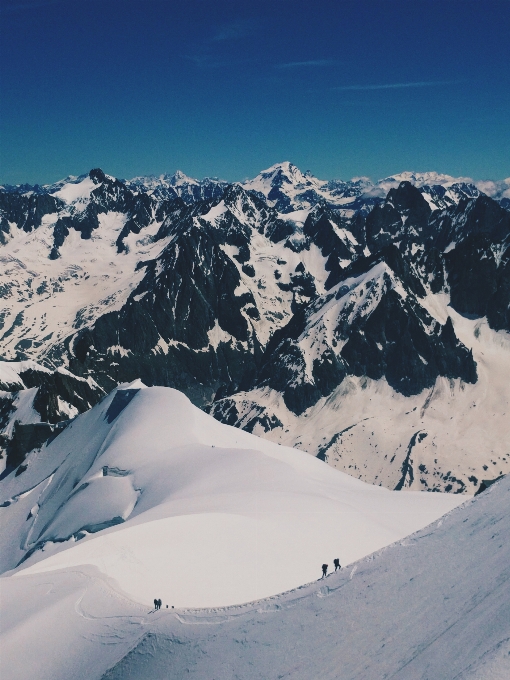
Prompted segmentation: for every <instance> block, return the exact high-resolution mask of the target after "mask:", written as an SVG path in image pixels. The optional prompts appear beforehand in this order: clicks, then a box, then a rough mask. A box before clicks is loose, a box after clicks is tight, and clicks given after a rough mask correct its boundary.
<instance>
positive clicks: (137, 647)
mask: <svg viewBox="0 0 510 680" xmlns="http://www.w3.org/2000/svg"><path fill="white" fill-rule="evenodd" d="M509 492H510V480H509V477H508V476H507V477H506V478H504V479H502V480H501V481H500V482H498V483H496V484H494V485H493V486H491V487H490V489H489V490H488V491H486V492H484V493H483V494H481V495H480V496H477V497H476V498H475V499H473V500H471V501H468V502H467V503H465V504H464V505H463V506H462V507H459V508H457V509H455V510H454V511H452V512H450V513H449V514H447V515H446V516H444V517H442V518H440V519H439V520H438V521H435V522H434V523H433V524H431V525H429V526H427V527H426V528H424V529H422V530H421V531H419V532H418V533H415V534H413V535H410V536H408V537H406V538H404V539H402V540H399V541H397V542H396V543H394V544H393V545H391V546H388V547H386V548H383V549H382V550H380V551H378V552H376V553H374V554H372V555H370V556H367V557H365V558H363V559H361V560H358V561H357V562H354V563H350V564H348V563H347V561H346V562H342V569H341V570H340V572H339V573H336V574H335V573H332V574H330V575H328V577H327V578H326V579H324V580H319V581H316V580H315V579H314V581H313V582H312V583H308V584H306V585H302V586H300V587H298V588H296V589H294V590H291V591H289V592H286V593H283V594H280V595H275V596H273V597H270V598H266V599H262V600H257V601H254V602H251V603H248V604H242V605H236V606H230V607H215V608H206V609H190V608H179V607H177V608H175V609H172V603H173V600H172V599H170V598H168V599H167V597H166V596H165V595H164V593H162V592H161V590H158V589H157V586H158V584H156V583H155V584H154V586H155V587H154V588H153V591H154V593H153V592H152V591H151V594H150V597H149V598H148V601H147V602H145V603H143V604H142V603H137V602H134V601H133V600H131V599H129V598H128V597H126V595H125V594H124V593H121V592H119V589H118V585H117V584H116V583H115V582H114V581H112V580H111V579H109V578H107V577H105V575H104V574H102V573H101V572H100V571H99V570H98V569H97V568H96V567H93V566H91V565H81V566H72V567H67V568H63V569H60V570H56V571H44V572H37V573H28V571H27V570H24V571H19V572H17V573H16V574H14V575H8V576H5V577H4V578H2V579H1V580H0V585H1V587H2V609H3V611H2V617H1V622H2V633H1V635H2V645H3V656H2V664H3V666H2V667H3V670H4V672H5V673H7V674H8V677H9V678H10V679H11V680H25V679H26V678H32V677H37V678H38V680H81V679H82V678H85V677H86V678H88V679H90V680H100V679H101V678H104V680H163V679H166V678H175V679H176V680H177V679H179V680H180V678H187V677H190V678H195V679H196V680H211V679H213V678H218V679H220V678H221V679H222V680H223V679H225V680H233V679H234V678H243V679H245V680H262V679H263V680H277V678H289V680H310V679H311V678H324V680H337V679H338V678H341V679H342V680H379V679H380V678H381V677H385V678H396V679H399V680H400V679H401V680H413V679H415V678H416V679H418V678H434V679H435V678H458V679H459V680H482V679H483V680H489V679H490V680H502V679H503V678H506V677H507V676H508V673H509V670H510V619H509V618H508V611H509V608H510V588H509V587H508V586H509V579H510V569H509V564H510V552H509V546H510V523H509V521H510V516H509V513H508V494H509ZM431 496H433V497H437V496H438V494H431ZM112 531H118V528H117V529H113V530H110V532H112ZM110 535H113V534H112V533H110ZM95 540H97V539H95ZM73 550H74V549H71V550H70V551H69V552H72V551H73ZM174 552H175V547H174ZM207 557H208V556H205V559H202V560H201V563H200V571H198V570H197V573H196V574H193V578H194V584H195V586H196V588H200V584H201V581H202V579H204V578H207V572H208V570H209V569H210V568H211V566H210V562H209V563H208V562H207ZM122 559H123V564H124V565H125V568H126V569H133V568H136V567H137V566H139V565H138V564H137V563H136V562H134V561H133V560H132V557H131V555H130V554H129V553H127V552H126V551H125V552H124V553H123V556H122ZM329 561H330V562H331V560H329ZM42 564H44V563H41V565H42ZM271 566H272V565H271ZM288 568H292V562H291V561H289V562H288ZM188 569H189V570H191V569H192V565H191V564H190V563H188ZM317 576H318V574H317ZM156 591H157V592H156ZM154 597H162V600H163V608H162V609H161V610H160V611H158V612H155V611H154V610H153V609H152V600H153V598H154ZM166 604H168V605H169V608H168V609H167V608H166ZM174 606H175V605H174Z"/></svg>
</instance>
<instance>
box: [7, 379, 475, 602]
mask: <svg viewBox="0 0 510 680" xmlns="http://www.w3.org/2000/svg"><path fill="white" fill-rule="evenodd" d="M142 387H143V386H142V385H141V384H140V383H135V384H133V385H130V386H129V387H127V388H125V389H118V390H116V391H115V392H114V393H112V394H111V395H110V396H109V397H107V398H106V399H105V400H104V401H103V402H102V403H101V404H98V405H97V406H96V407H94V408H93V409H92V410H91V411H89V412H87V413H85V414H83V415H81V416H79V417H78V418H76V419H75V420H74V421H73V422H72V423H71V424H70V425H69V426H68V427H67V428H66V429H65V430H64V431H63V432H62V433H61V434H60V435H59V436H58V437H56V439H54V440H53V441H52V442H51V443H49V444H48V445H47V446H45V447H43V448H42V449H41V450H39V451H35V452H33V453H32V454H30V455H29V456H28V457H27V459H26V464H27V465H28V467H27V469H26V470H25V471H24V472H23V473H22V474H21V475H19V476H17V477H16V476H15V475H14V473H13V474H11V475H10V476H9V477H8V478H6V479H5V480H4V482H3V484H2V498H1V501H2V502H3V503H2V507H1V512H2V515H3V517H2V524H3V526H4V527H5V529H4V531H3V535H2V541H3V550H2V555H3V567H2V570H6V569H12V568H13V567H16V565H17V564H20V565H21V566H20V569H21V571H19V572H18V573H19V574H35V573H42V572H44V573H46V572H53V571H55V570H59V569H75V568H76V569H80V568H81V565H86V564H88V565H94V566H96V567H97V568H98V569H99V570H100V571H101V572H102V573H103V574H105V575H107V576H108V577H110V578H113V579H115V581H116V583H117V584H118V588H120V589H121V590H122V591H123V592H124V593H127V594H128V595H129V597H131V598H132V599H134V600H137V601H138V602H145V603H147V602H150V601H151V600H152V599H153V597H154V595H155V594H159V595H160V596H161V597H163V599H164V600H165V601H166V602H172V603H173V604H174V605H175V606H195V607H197V606H207V607H213V606H221V605H228V604H234V603H239V602H246V601H249V600H253V599H256V598H260V597H266V596H268V595H273V594H275V593H277V592H281V591H283V590H287V589H289V588H293V587H296V586H298V585H300V584H302V583H305V582H307V581H310V580H311V579H313V578H315V577H316V576H317V574H318V572H320V565H321V564H322V562H324V561H326V562H329V563H331V562H332V560H333V558H334V557H339V558H340V559H341V561H342V562H344V563H345V562H352V561H354V560H356V559H359V558H360V557H363V556H364V555H367V554H369V553H371V552H373V551H374V550H377V549H379V548H381V547H382V546H385V545H388V544H389V543H392V542H393V541H395V540H398V539H400V538H402V537H404V536H406V535H408V534H409V533H411V532H413V531H415V530H416V529H418V528H420V527H422V526H424V525H426V524H428V523H429V522H431V521H433V520H434V519H437V517H439V516H440V515H442V514H443V513H444V512H446V511H448V510H450V509H451V508H453V507H455V506H457V505H459V503H460V502H461V501H462V499H461V498H460V497H458V496H452V495H441V494H419V493H416V494H415V493H396V492H391V491H388V490H386V489H383V488H380V487H374V486H370V485H367V484H364V483H363V482H360V481H358V480H355V479H353V478H352V477H349V476H348V475H345V474H343V473H340V472H338V471H336V470H332V469H331V468H330V467H329V466H327V465H324V463H322V462H321V461H318V460H316V459H314V458H312V457H310V456H308V455H307V454H305V453H302V452H300V451H296V450H292V449H289V448H285V447H281V446H278V445H276V444H273V443H271V442H268V441H264V440H261V439H259V438H258V437H255V436H254V435H250V434H248V433H246V432H242V431H239V430H237V429H235V428H232V427H229V426H226V425H223V424H220V423H218V422H217V421H215V420H214V419H213V418H212V417H211V416H208V415H206V414H205V413H203V412H202V411H200V410H199V409H197V408H196V407H194V406H192V405H191V403H190V402H189V401H188V399H187V398H186V397H184V396H183V395H182V394H180V393H179V392H177V391H175V390H172V389H169V388H162V387H154V388H142ZM10 527H12V530H10ZM23 560H24V561H23Z"/></svg>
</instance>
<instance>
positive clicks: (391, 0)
mask: <svg viewBox="0 0 510 680" xmlns="http://www.w3.org/2000/svg"><path fill="white" fill-rule="evenodd" d="M1 8H2V9H1V10H0V32H1V35H0V59H1V62H0V63H1V81H0V87H1V102H0V107H1V108H0V114H1V148H0V151H1V166H0V182H2V183H11V184H15V183H20V182H29V183H36V182H38V183H47V182H53V181H56V180H57V179H60V178H62V177H65V176H66V175H68V174H74V175H78V174H81V173H84V172H87V171H88V170H89V169H91V168H93V167H101V168H102V169H103V170H105V171H106V172H108V173H110V174H113V175H115V176H117V177H123V178H130V177H133V176H136V175H142V174H160V173H164V172H174V171H175V170H176V169H177V168H179V169H181V170H183V171H184V172H186V173H187V174H189V175H191V176H194V177H199V178H201V177H204V176H219V177H221V178H223V179H227V180H242V179H244V178H246V177H251V176H254V175H256V174H257V173H258V172H259V171H260V170H262V169H264V168H266V167H268V166H270V165H272V164H274V163H276V162H279V161H283V160H290V161H292V162H293V163H295V164H296V165H298V167H300V168H301V169H302V170H310V171H311V172H312V173H313V174H314V175H316V176H318V177H321V178H324V179H329V178H333V177H335V178H342V179H349V178H351V177H353V176H359V175H368V176H370V177H372V178H374V179H378V178H381V177H385V176H387V175H389V174H393V173H396V172H401V171H403V170H416V171H424V170H437V171H440V172H445V173H449V174H452V175H455V176H459V175H460V176H469V177H473V178H475V179H484V178H491V179H501V178H504V177H508V176H509V175H510V0H353V1H351V0H331V1H330V0H317V1H316V2H315V3H312V2H311V0H307V1H306V2H302V1H301V0H271V1H270V2H266V1H265V0H250V1H247V0H236V1H234V2H229V1H227V0H217V1H213V0H202V1H201V0H2V2H1Z"/></svg>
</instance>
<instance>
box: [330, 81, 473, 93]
mask: <svg viewBox="0 0 510 680" xmlns="http://www.w3.org/2000/svg"><path fill="white" fill-rule="evenodd" d="M462 82H464V81H462V80H420V81H417V82H412V83H387V84H384V85H342V86H340V87H333V88H331V89H332V90H341V91H344V92H346V91H349V92H353V91H356V92H361V91H366V90H401V89H403V88H409V87H440V86H441V85H458V84H459V83H462Z"/></svg>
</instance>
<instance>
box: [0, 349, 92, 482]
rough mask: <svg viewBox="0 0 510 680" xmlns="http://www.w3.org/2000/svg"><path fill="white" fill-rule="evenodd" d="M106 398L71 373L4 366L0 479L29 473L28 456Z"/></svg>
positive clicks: (0, 367) (0, 369) (25, 364)
mask: <svg viewBox="0 0 510 680" xmlns="http://www.w3.org/2000/svg"><path fill="white" fill-rule="evenodd" d="M102 396H104V392H103V391H102V390H101V389H100V388H99V386H98V385H96V384H95V382H94V381H93V380H92V378H90V377H89V378H88V379H87V380H85V379H84V378H79V377H77V376H75V375H73V374H72V373H70V372H69V371H68V370H66V369H65V368H57V369H56V370H53V371H51V370H49V369H47V368H45V367H44V366H41V365H40V364H37V363H36V362H35V361H30V360H29V361H13V362H5V361H0V461H1V469H0V475H1V476H0V479H1V478H2V477H3V476H6V475H8V474H10V473H11V472H12V471H13V470H14V469H17V473H18V474H21V472H23V471H24V470H25V469H26V464H25V463H24V460H25V456H26V454H27V453H28V452H29V451H32V450H33V449H34V448H38V447H40V446H41V445H42V444H44V443H45V442H46V441H47V440H48V438H50V437H52V436H54V434H55V433H58V432H59V431H60V429H61V428H62V427H63V426H65V425H66V424H67V423H68V422H69V420H71V419H73V418H74V417H76V416H77V415H78V414H79V413H83V412H84V411H87V410H88V409H90V408H91V407H92V406H93V405H94V404H96V403H97V402H98V401H99V400H100V399H101V398H102Z"/></svg>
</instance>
